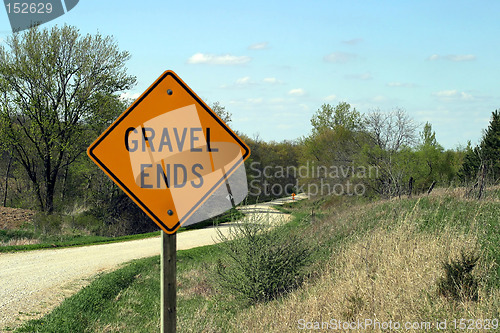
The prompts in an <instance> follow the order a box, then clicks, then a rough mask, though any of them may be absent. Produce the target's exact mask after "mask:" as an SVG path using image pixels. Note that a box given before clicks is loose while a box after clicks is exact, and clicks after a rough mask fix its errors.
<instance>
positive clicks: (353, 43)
mask: <svg viewBox="0 0 500 333" xmlns="http://www.w3.org/2000/svg"><path fill="white" fill-rule="evenodd" d="M362 41H363V38H353V39H349V40H343V41H342V43H343V44H347V45H356V44H359V43H361V42H362Z"/></svg>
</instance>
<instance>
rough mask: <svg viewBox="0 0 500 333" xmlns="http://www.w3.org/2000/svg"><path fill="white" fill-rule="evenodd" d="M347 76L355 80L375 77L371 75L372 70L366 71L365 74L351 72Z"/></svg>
mask: <svg viewBox="0 0 500 333" xmlns="http://www.w3.org/2000/svg"><path fill="white" fill-rule="evenodd" d="M346 78H348V79H355V80H363V81H366V80H371V79H373V76H372V75H371V73H370V72H366V73H363V74H351V75H346Z"/></svg>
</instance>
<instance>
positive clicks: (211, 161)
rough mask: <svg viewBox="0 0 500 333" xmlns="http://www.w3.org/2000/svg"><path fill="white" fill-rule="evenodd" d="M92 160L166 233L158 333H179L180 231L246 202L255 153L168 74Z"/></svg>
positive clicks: (111, 130) (118, 123)
mask: <svg viewBox="0 0 500 333" xmlns="http://www.w3.org/2000/svg"><path fill="white" fill-rule="evenodd" d="M87 154H88V156H89V157H90V158H91V159H92V161H94V162H95V163H96V164H97V165H98V166H99V167H100V168H101V169H102V170H103V171H104V172H105V173H106V174H107V175H108V176H109V177H110V178H111V179H112V180H113V181H114V182H115V184H116V185H118V186H119V187H120V188H121V189H122V190H123V191H124V192H125V193H126V194H127V195H128V196H129V197H130V199H132V200H133V201H134V202H135V203H136V204H137V205H138V206H139V207H140V208H141V209H142V210H143V211H144V212H145V213H146V214H147V215H148V216H149V217H150V218H151V219H152V220H153V221H154V222H155V223H156V224H157V225H158V226H159V227H160V228H161V229H162V250H161V331H162V332H164V333H171V332H175V329H176V268H177V267H176V256H177V255H176V248H177V243H176V242H177V240H176V234H175V233H176V231H177V229H179V228H180V227H181V226H187V225H191V224H195V223H198V222H201V221H204V220H207V219H208V218H210V217H213V216H217V215H219V214H222V213H223V212H225V211H227V210H229V209H231V208H232V207H234V206H235V205H237V204H239V203H240V202H241V201H243V199H245V197H246V196H247V193H248V186H247V178H246V172H245V165H244V163H243V162H244V160H245V159H247V158H248V156H250V149H249V148H248V147H247V145H246V144H245V143H244V142H243V141H242V140H241V139H240V138H239V137H238V135H236V133H234V132H233V131H232V130H231V129H230V128H229V127H228V126H227V125H226V124H225V123H224V122H223V121H222V120H221V119H220V117H219V116H218V115H217V114H215V112H213V111H212V109H210V107H208V106H207V105H206V104H205V103H204V102H203V101H202V100H201V99H200V98H199V97H198V95H196V94H195V93H194V92H193V91H192V90H191V89H190V88H189V87H188V86H187V85H186V84H185V83H184V81H182V80H181V79H180V78H179V77H178V76H177V75H176V74H175V73H174V72H173V71H166V72H164V73H163V74H162V75H161V76H160V77H159V78H158V79H157V80H156V81H155V82H154V83H153V84H152V85H151V86H150V87H149V88H148V89H147V90H146V91H145V92H144V93H143V94H142V95H141V96H140V97H139V98H138V99H137V100H136V101H135V102H134V103H132V105H131V106H130V107H129V108H128V109H127V110H125V112H123V113H122V114H121V115H120V116H119V117H118V118H117V119H116V120H115V121H114V122H113V124H111V126H109V127H108V129H106V130H105V131H104V132H103V133H102V134H101V135H100V136H99V137H98V138H97V140H96V141H95V142H94V143H92V144H91V145H90V147H89V148H88V150H87ZM224 185H225V186H224Z"/></svg>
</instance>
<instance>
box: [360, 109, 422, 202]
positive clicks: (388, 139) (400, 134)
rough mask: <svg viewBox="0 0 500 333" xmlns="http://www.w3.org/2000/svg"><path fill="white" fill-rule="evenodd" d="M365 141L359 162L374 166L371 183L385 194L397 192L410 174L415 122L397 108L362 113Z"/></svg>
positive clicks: (414, 141) (414, 140) (401, 189)
mask: <svg viewBox="0 0 500 333" xmlns="http://www.w3.org/2000/svg"><path fill="white" fill-rule="evenodd" d="M364 123H365V131H366V133H367V135H368V138H369V139H368V140H367V141H368V143H367V144H365V145H364V147H363V150H362V153H361V156H360V158H361V160H362V161H363V162H362V163H365V164H368V165H369V166H372V167H375V168H377V170H378V172H377V178H376V179H369V180H368V181H369V182H370V183H369V185H370V187H371V188H372V189H373V190H375V191H376V192H377V193H379V194H382V195H384V196H388V197H392V196H400V195H401V194H402V193H403V189H404V187H405V186H406V184H408V183H409V180H410V177H412V176H413V175H412V174H411V173H412V170H411V169H412V168H410V166H411V165H414V163H415V162H414V161H415V158H416V157H415V156H414V152H413V151H412V149H411V148H412V147H414V146H415V143H416V141H417V136H416V130H417V128H418V125H417V124H415V122H414V121H413V119H411V118H410V116H409V115H408V114H407V113H406V112H405V111H404V110H403V109H400V108H397V109H395V110H393V111H392V112H389V113H383V112H381V111H380V110H375V111H372V112H370V113H369V114H368V115H367V116H366V117H365V121H364Z"/></svg>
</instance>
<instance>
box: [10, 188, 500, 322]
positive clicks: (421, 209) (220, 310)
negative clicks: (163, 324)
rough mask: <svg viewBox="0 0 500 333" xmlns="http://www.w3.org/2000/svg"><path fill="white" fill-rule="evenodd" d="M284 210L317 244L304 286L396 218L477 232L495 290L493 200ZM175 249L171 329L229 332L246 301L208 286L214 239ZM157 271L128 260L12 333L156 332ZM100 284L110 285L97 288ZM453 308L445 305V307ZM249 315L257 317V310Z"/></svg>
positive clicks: (331, 203)
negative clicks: (313, 267) (206, 243)
mask: <svg viewBox="0 0 500 333" xmlns="http://www.w3.org/2000/svg"><path fill="white" fill-rule="evenodd" d="M284 209H286V210H287V211H290V212H293V214H294V216H295V219H294V220H292V221H291V222H290V223H288V224H287V225H286V226H285V228H284V229H283V230H284V231H285V232H286V230H289V231H300V232H302V233H303V234H304V235H305V236H306V237H310V238H311V239H313V240H314V242H316V243H317V246H318V248H320V251H319V252H318V254H317V255H316V257H315V260H316V263H315V265H316V268H317V273H316V274H312V275H311V281H310V283H309V285H310V286H311V285H312V286H314V281H315V279H319V280H320V278H321V274H322V273H321V271H322V267H323V266H324V265H325V263H326V262H327V261H328V260H329V259H330V258H331V257H332V255H335V254H336V253H338V251H341V250H342V249H345V248H347V247H349V246H350V244H355V243H356V242H359V240H360V239H363V237H365V236H367V235H369V234H370V232H371V231H373V230H375V229H378V230H380V229H381V228H382V229H386V230H387V231H391V230H395V229H397V228H398V227H400V226H401V223H402V221H411V225H412V226H414V228H415V231H414V232H415V233H417V234H426V235H430V236H432V235H436V236H437V235H440V234H442V233H444V232H450V230H452V231H453V233H454V232H457V233H462V234H466V235H477V239H478V241H479V246H480V248H479V249H478V250H479V251H480V253H481V254H482V256H483V258H482V260H483V261H484V262H487V263H490V264H491V270H490V271H489V272H488V275H487V276H486V277H485V279H487V280H486V284H487V288H488V289H489V290H490V291H492V293H493V291H495V292H496V293H498V289H500V265H499V264H500V202H498V201H495V200H483V201H475V200H465V199H463V198H461V197H460V198H457V197H456V196H452V195H449V194H443V195H431V196H421V197H418V198H412V199H401V200H391V201H378V202H366V201H364V200H359V199H356V198H351V199H349V198H340V199H339V198H336V197H331V198H322V199H320V200H310V201H303V202H301V203H300V204H299V203H293V204H291V205H286V206H284ZM313 209H314V212H315V213H314V214H312V210H313ZM177 256H178V263H177V274H178V275H177V276H178V285H177V292H178V303H177V309H178V312H177V316H178V325H177V327H178V331H179V332H200V331H203V330H205V331H206V332H230V331H234V327H233V324H234V321H235V320H237V319H238V318H239V316H240V315H241V314H248V313H252V312H251V311H252V309H253V306H252V307H248V306H247V305H245V304H242V303H241V302H238V301H237V300H236V299H235V297H234V296H233V295H231V294H230V293H228V292H226V291H224V290H216V284H215V283H214V281H213V280H212V276H213V275H212V267H213V265H214V263H216V261H217V260H218V259H222V260H223V257H222V256H223V251H221V248H220V245H212V246H206V247H200V248H195V249H191V250H186V251H178V254H177ZM443 260H444V258H443ZM436 269H440V268H439V267H436ZM159 276H160V272H159V260H158V257H154V258H148V259H143V260H138V261H135V262H133V263H132V264H130V265H127V266H125V267H124V268H122V269H120V270H118V271H116V272H113V273H110V274H107V275H103V276H102V277H100V278H98V279H96V280H95V281H94V282H93V283H92V284H91V285H90V286H88V287H87V288H85V289H84V290H82V291H81V292H80V293H78V294H76V295H74V296H73V297H71V298H69V299H67V300H66V301H65V302H64V303H63V304H62V305H61V306H60V307H59V308H58V309H56V310H55V311H53V312H52V313H51V314H49V315H48V316H46V317H44V318H42V319H40V320H35V321H31V322H29V323H28V324H26V325H25V326H24V327H23V328H22V329H20V330H18V332H158V331H159V306H160V304H159V302H160V299H159V293H160V290H159V288H160V287H159ZM103 281H104V282H103ZM106 284H109V290H110V291H108V290H107V289H106V290H105V291H103V289H102V288H108V287H105V285H106ZM315 292H316V291H315V288H314V287H310V289H305V290H303V293H304V294H307V295H312V296H310V297H314V293H315ZM308 297H309V296H308ZM422 297H424V296H422ZM426 297H427V296H426ZM276 302H277V303H276ZM276 302H271V304H273V306H279V304H280V302H281V301H280V300H278V301H276ZM276 304H278V305H276ZM261 306H264V307H266V304H261ZM455 307H456V305H453V304H450V306H449V309H450V310H449V311H450V313H453V312H451V311H454V310H453V309H455ZM269 311H271V312H272V311H273V310H272V308H271V309H270V310H269ZM249 320H250V321H259V320H260V317H258V316H256V317H255V318H250V319H249ZM66 327H67V328H66Z"/></svg>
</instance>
